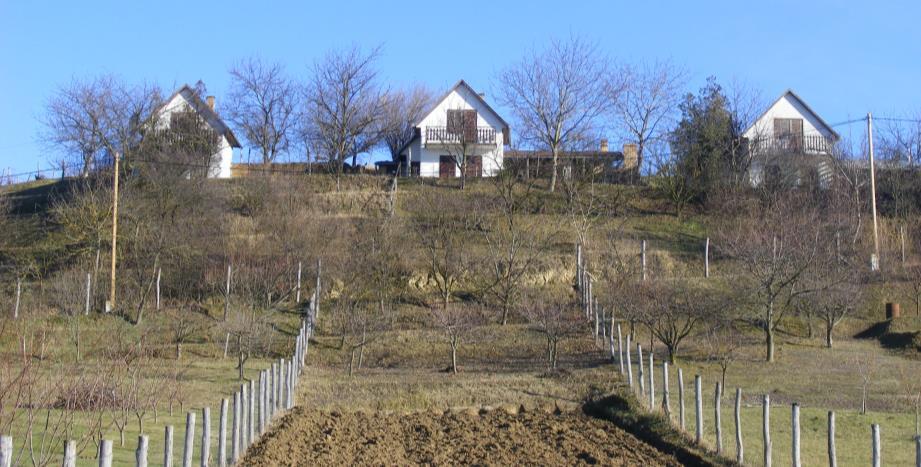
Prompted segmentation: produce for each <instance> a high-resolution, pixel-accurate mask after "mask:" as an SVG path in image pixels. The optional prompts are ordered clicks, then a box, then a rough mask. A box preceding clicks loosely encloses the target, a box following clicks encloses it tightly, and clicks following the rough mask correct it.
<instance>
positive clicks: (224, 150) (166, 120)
mask: <svg viewBox="0 0 921 467" xmlns="http://www.w3.org/2000/svg"><path fill="white" fill-rule="evenodd" d="M189 110H195V108H194V106H193V105H192V96H191V94H190V91H189V90H188V89H184V90H183V91H182V92H180V93H178V94H176V96H175V97H173V99H172V100H171V101H169V102H167V103H166V105H164V106H163V108H161V109H160V116H159V118H158V119H157V125H156V126H157V129H165V128H169V125H170V116H171V115H172V114H173V113H174V112H188V111H189ZM201 115H202V116H203V117H204V118H205V121H206V122H207V123H208V124H209V125H211V127H212V128H219V127H220V126H221V125H219V124H217V123H216V122H213V121H210V119H208V118H207V116H206V115H205V114H201ZM232 163H233V147H232V146H231V145H230V142H229V141H227V137H226V136H225V135H221V141H220V150H218V152H217V154H216V155H215V157H214V158H213V159H212V160H211V167H210V168H209V169H208V177H209V178H230V166H231V164H232Z"/></svg>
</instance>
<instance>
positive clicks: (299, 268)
mask: <svg viewBox="0 0 921 467" xmlns="http://www.w3.org/2000/svg"><path fill="white" fill-rule="evenodd" d="M295 294H296V295H295V296H294V303H301V262H300V261H298V262H297V291H296V292H295Z"/></svg>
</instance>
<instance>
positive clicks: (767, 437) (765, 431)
mask: <svg viewBox="0 0 921 467" xmlns="http://www.w3.org/2000/svg"><path fill="white" fill-rule="evenodd" d="M761 413H762V417H761V420H762V427H761V433H762V436H763V438H764V466H765V467H771V396H770V394H765V395H764V399H763V400H762V411H761Z"/></svg>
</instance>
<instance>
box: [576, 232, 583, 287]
mask: <svg viewBox="0 0 921 467" xmlns="http://www.w3.org/2000/svg"><path fill="white" fill-rule="evenodd" d="M576 288H577V289H579V290H582V244H581V243H577V244H576Z"/></svg>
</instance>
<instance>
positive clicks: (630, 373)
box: [627, 333, 633, 389]
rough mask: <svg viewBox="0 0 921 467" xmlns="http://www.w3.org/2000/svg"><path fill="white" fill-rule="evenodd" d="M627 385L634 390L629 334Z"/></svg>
mask: <svg viewBox="0 0 921 467" xmlns="http://www.w3.org/2000/svg"><path fill="white" fill-rule="evenodd" d="M627 384H629V385H630V389H633V363H632V362H631V361H630V333H627Z"/></svg>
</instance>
